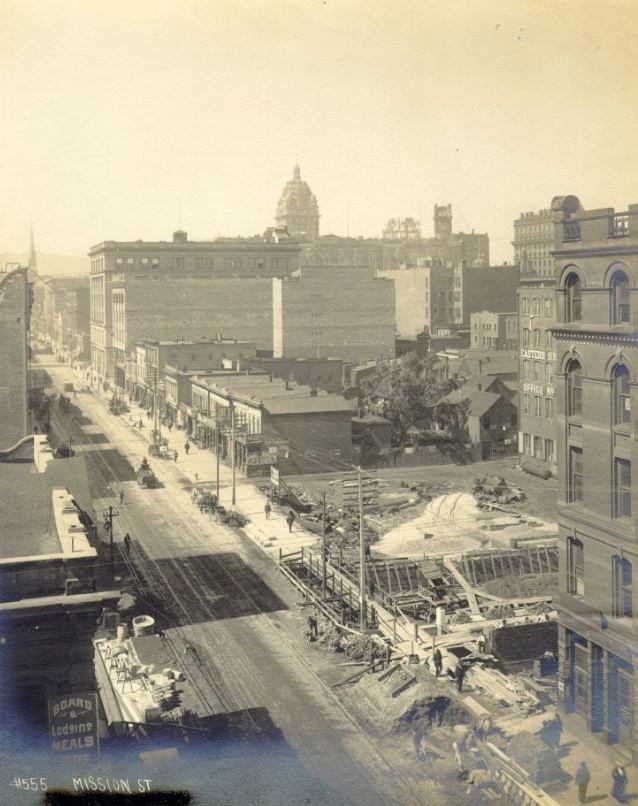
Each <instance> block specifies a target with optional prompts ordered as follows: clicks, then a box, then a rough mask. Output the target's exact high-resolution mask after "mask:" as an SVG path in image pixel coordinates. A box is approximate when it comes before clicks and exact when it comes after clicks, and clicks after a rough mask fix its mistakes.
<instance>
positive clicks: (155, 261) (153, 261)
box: [151, 257, 160, 269]
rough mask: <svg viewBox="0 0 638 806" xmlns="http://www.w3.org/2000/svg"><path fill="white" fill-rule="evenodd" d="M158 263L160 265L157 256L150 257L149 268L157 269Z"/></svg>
mask: <svg viewBox="0 0 638 806" xmlns="http://www.w3.org/2000/svg"><path fill="white" fill-rule="evenodd" d="M159 265H160V260H159V258H158V257H152V258H151V268H153V269H159Z"/></svg>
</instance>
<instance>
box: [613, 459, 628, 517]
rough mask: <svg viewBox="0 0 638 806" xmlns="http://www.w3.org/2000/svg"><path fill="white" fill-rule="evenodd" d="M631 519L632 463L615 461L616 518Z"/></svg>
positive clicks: (620, 460) (621, 460)
mask: <svg viewBox="0 0 638 806" xmlns="http://www.w3.org/2000/svg"><path fill="white" fill-rule="evenodd" d="M630 517H631V462H628V461H627V460H626V459H616V460H615V461H614V518H630Z"/></svg>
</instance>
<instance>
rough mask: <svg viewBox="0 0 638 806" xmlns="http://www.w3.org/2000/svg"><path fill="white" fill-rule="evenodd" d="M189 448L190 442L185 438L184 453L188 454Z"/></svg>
mask: <svg viewBox="0 0 638 806" xmlns="http://www.w3.org/2000/svg"><path fill="white" fill-rule="evenodd" d="M190 449H191V444H190V442H189V441H188V440H186V442H185V443H184V452H185V453H186V456H188V452H189V451H190Z"/></svg>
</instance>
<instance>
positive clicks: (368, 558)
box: [365, 543, 372, 560]
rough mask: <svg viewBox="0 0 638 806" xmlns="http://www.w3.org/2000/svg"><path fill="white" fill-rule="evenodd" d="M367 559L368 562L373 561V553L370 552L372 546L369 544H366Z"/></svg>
mask: <svg viewBox="0 0 638 806" xmlns="http://www.w3.org/2000/svg"><path fill="white" fill-rule="evenodd" d="M365 558H366V560H371V559H372V553H371V552H370V544H369V543H366V547H365Z"/></svg>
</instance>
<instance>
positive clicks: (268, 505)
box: [264, 501, 272, 520]
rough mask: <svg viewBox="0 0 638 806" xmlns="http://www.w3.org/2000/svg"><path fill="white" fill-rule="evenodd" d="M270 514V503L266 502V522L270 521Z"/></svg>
mask: <svg viewBox="0 0 638 806" xmlns="http://www.w3.org/2000/svg"><path fill="white" fill-rule="evenodd" d="M271 512H272V507H271V506H270V501H266V505H265V506H264V513H265V515H266V520H270V513H271Z"/></svg>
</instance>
